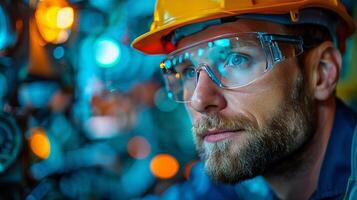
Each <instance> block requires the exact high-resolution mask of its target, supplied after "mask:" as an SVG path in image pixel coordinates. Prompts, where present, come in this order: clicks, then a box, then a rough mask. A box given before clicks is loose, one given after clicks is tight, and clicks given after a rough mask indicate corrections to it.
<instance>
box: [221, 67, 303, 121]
mask: <svg viewBox="0 0 357 200" xmlns="http://www.w3.org/2000/svg"><path fill="white" fill-rule="evenodd" d="M297 69H298V68H297V66H296V65H292V66H291V65H287V64H286V65H281V66H276V67H275V68H274V69H273V70H272V71H271V72H269V73H267V74H266V75H265V76H264V77H262V78H261V79H260V80H258V81H256V82H254V83H253V84H251V85H249V86H247V87H244V88H240V89H238V90H234V91H228V92H227V93H226V99H227V102H228V106H227V112H232V114H233V115H234V113H237V112H238V113H241V114H243V115H245V116H247V117H248V118H250V119H251V120H253V119H254V120H255V121H256V122H257V123H258V125H259V126H260V125H261V124H262V123H263V122H264V121H266V120H267V119H269V118H271V116H272V114H273V113H274V112H275V111H277V109H279V107H280V106H282V105H284V103H286V101H287V100H288V99H289V98H290V95H291V91H292V90H293V88H294V86H295V81H296V78H297V76H298V73H299V72H298V70H297ZM260 127H261V126H260Z"/></svg>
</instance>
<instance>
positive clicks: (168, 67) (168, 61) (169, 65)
mask: <svg viewBox="0 0 357 200" xmlns="http://www.w3.org/2000/svg"><path fill="white" fill-rule="evenodd" d="M165 68H166V69H170V68H171V61H170V60H166V61H165Z"/></svg>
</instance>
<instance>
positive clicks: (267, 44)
mask: <svg viewBox="0 0 357 200" xmlns="http://www.w3.org/2000/svg"><path fill="white" fill-rule="evenodd" d="M248 34H249V35H252V34H255V35H257V39H259V41H260V45H261V47H262V49H263V52H264V53H265V56H266V62H267V63H266V64H267V66H266V70H265V71H264V74H265V73H266V72H267V71H270V70H271V69H272V68H273V67H274V66H275V65H276V64H277V63H279V62H282V61H283V60H285V59H286V57H285V56H284V55H283V53H282V52H281V49H280V47H279V46H278V45H277V42H278V43H285V44H291V45H297V46H298V49H299V50H300V51H299V52H297V53H296V54H295V55H294V57H297V56H299V55H301V54H302V53H303V51H304V40H303V38H302V37H301V36H296V35H280V34H272V33H266V32H241V33H230V34H222V35H219V36H215V37H212V38H210V39H207V40H202V41H199V42H197V43H193V44H191V45H189V46H186V47H184V48H181V49H177V50H175V51H173V52H171V53H170V54H168V55H167V58H165V59H164V60H163V61H162V62H161V63H160V68H161V70H162V72H163V74H164V78H165V82H166V84H165V85H166V88H167V90H168V92H169V93H168V96H169V97H170V98H171V99H173V100H175V101H176V102H178V103H187V102H190V101H191V100H178V98H174V96H175V94H174V93H173V92H172V91H173V90H172V89H171V88H170V84H169V80H168V78H167V77H166V75H167V74H171V73H172V69H170V68H167V67H165V62H166V61H168V60H170V59H171V58H173V57H175V56H176V55H178V54H180V53H181V52H184V51H187V50H189V49H191V48H193V47H196V46H198V45H200V44H204V43H208V42H213V41H216V40H219V39H225V38H233V37H238V38H239V36H242V35H248ZM201 70H204V71H205V72H206V73H207V75H208V76H209V78H210V79H211V80H212V81H213V82H214V83H215V84H216V85H217V86H218V87H220V88H222V89H236V88H241V87H244V86H247V85H250V84H251V83H253V82H255V81H256V80H258V79H259V78H256V79H254V80H252V81H250V82H248V83H246V84H244V85H240V86H225V85H223V84H222V82H221V81H220V80H219V79H218V78H217V76H216V75H215V74H214V72H213V71H212V69H211V68H210V67H209V66H208V65H207V64H205V63H200V64H198V67H197V68H195V76H196V82H195V86H194V88H196V86H197V82H198V79H199V74H200V71H201ZM182 99H183V98H182Z"/></svg>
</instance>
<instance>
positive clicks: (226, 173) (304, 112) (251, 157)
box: [192, 74, 316, 184]
mask: <svg viewBox="0 0 357 200" xmlns="http://www.w3.org/2000/svg"><path fill="white" fill-rule="evenodd" d="M306 91H307V90H306V89H305V85H304V79H303V75H302V74H300V75H299V77H298V79H297V81H296V83H295V86H294V88H293V90H292V92H291V93H290V94H289V95H287V97H286V101H284V104H283V105H280V106H279V107H278V108H277V109H276V110H275V111H274V112H273V113H271V115H270V116H271V117H270V118H269V119H268V120H266V121H265V122H264V124H262V125H261V126H260V127H259V126H258V124H257V123H256V122H255V121H251V120H250V119H248V118H247V117H245V116H243V115H237V116H233V117H229V118H227V117H225V116H221V115H218V114H208V115H206V116H204V117H203V118H201V119H199V120H198V121H196V123H195V124H194V125H193V128H192V130H193V133H194V140H195V145H196V149H197V151H198V153H199V156H200V158H201V159H202V160H203V161H204V162H205V171H206V172H207V174H208V175H209V176H210V177H211V179H212V180H213V181H215V182H223V183H230V184H234V183H238V182H240V181H243V180H246V179H249V178H253V177H255V176H258V175H263V174H272V173H280V174H281V173H285V172H290V171H294V170H296V169H294V168H295V167H297V166H298V165H299V164H300V165H301V162H300V161H301V160H302V157H303V156H301V154H303V152H304V149H305V146H306V145H307V144H308V143H309V141H311V139H312V137H313V135H314V134H313V133H314V131H315V129H316V127H315V124H316V123H315V120H316V117H315V112H314V100H313V99H312V96H311V95H308V94H307V92H306ZM209 129H218V130H243V131H240V132H239V133H237V137H233V138H231V139H229V140H222V141H219V142H215V143H208V142H204V139H203V137H202V135H203V134H205V133H206V132H207V131H208V130H209ZM304 164H305V163H304Z"/></svg>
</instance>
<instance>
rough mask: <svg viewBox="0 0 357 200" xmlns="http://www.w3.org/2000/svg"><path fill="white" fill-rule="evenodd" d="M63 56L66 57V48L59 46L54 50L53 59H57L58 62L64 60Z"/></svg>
mask: <svg viewBox="0 0 357 200" xmlns="http://www.w3.org/2000/svg"><path fill="white" fill-rule="evenodd" d="M63 56H64V48H63V47H61V46H59V47H56V48H55V49H54V50H53V57H54V58H56V59H57V60H59V59H61V58H63Z"/></svg>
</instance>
